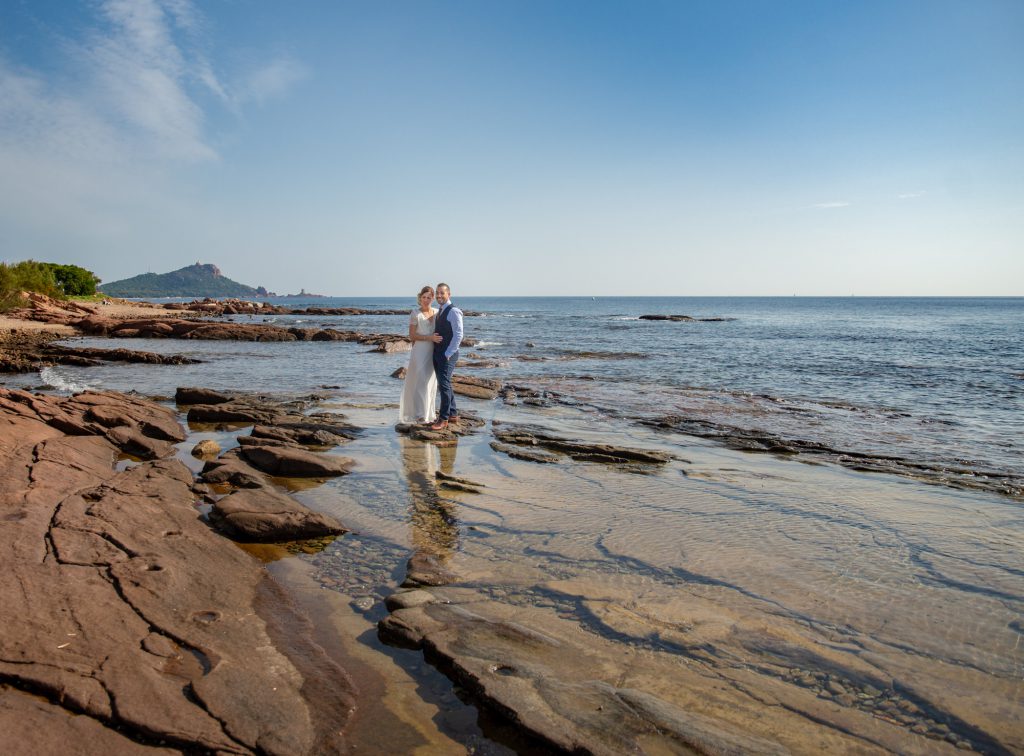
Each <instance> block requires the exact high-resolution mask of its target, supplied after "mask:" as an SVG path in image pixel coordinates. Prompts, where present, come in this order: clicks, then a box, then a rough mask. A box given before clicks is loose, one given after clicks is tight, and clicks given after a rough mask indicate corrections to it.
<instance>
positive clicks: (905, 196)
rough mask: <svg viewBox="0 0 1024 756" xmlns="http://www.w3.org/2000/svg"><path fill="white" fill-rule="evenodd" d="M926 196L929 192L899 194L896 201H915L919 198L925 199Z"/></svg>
mask: <svg viewBox="0 0 1024 756" xmlns="http://www.w3.org/2000/svg"><path fill="white" fill-rule="evenodd" d="M926 194H928V192H906V193H904V194H897V195H896V199H901V200H908V199H915V198H917V197H923V196H924V195H926Z"/></svg>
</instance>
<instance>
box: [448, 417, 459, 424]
mask: <svg viewBox="0 0 1024 756" xmlns="http://www.w3.org/2000/svg"><path fill="white" fill-rule="evenodd" d="M459 419H460V418H459V416H458V415H452V416H451V417H449V418H448V422H449V423H457V422H459Z"/></svg>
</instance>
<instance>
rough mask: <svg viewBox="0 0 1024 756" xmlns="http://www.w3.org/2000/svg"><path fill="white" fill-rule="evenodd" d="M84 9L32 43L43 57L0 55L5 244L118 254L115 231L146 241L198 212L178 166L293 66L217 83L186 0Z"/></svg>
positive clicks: (281, 84)
mask: <svg viewBox="0 0 1024 756" xmlns="http://www.w3.org/2000/svg"><path fill="white" fill-rule="evenodd" d="M89 7H90V8H93V9H94V10H95V15H94V16H93V18H92V19H91V23H90V24H89V26H88V28H87V29H86V30H85V31H84V32H81V33H79V34H78V36H77V37H76V38H74V39H72V40H67V39H66V38H65V39H64V40H62V41H61V42H60V43H59V44H55V43H53V41H52V40H46V42H49V43H50V44H51V45H52V47H51V48H50V49H46V50H44V52H45V53H46V55H47V65H46V67H40V68H31V67H28V66H25V65H22V64H21V63H20V62H19V61H16V60H12V59H10V58H9V57H8V58H5V57H4V55H3V54H2V52H0V175H2V176H3V181H0V244H2V245H3V246H4V247H5V249H6V250H7V253H8V254H11V255H19V254H23V255H25V256H29V255H33V256H44V255H46V254H48V253H49V254H59V255H68V254H75V251H74V250H81V249H84V248H88V247H90V245H91V247H92V248H93V249H100V250H104V251H105V252H104V253H103V254H104V255H106V254H107V252H106V251H107V250H113V249H118V250H122V252H119V254H126V255H129V256H130V255H131V254H133V252H132V250H133V249H134V248H135V246H136V244H137V242H135V241H129V239H131V240H136V239H142V238H145V239H149V240H150V242H149V243H151V244H152V243H156V241H155V240H154V239H153V237H154V236H155V235H156V236H158V235H159V234H158V232H154V231H153V230H152V229H155V228H168V227H169V228H173V227H174V225H173V224H174V223H175V222H177V223H179V224H180V223H181V220H180V219H185V218H188V219H195V218H196V217H197V216H198V215H200V214H201V213H202V210H203V208H202V207H197V206H194V205H193V202H192V200H191V199H190V197H191V194H190V193H189V192H187V191H185V192H183V191H182V186H181V185H180V184H178V183H176V182H177V180H178V179H180V177H182V176H183V175H185V174H182V173H181V172H180V171H179V170H178V169H179V168H180V167H185V168H188V167H191V166H197V165H203V164H206V163H210V162H214V161H217V160H219V159H220V156H219V155H218V153H217V150H216V148H215V145H216V144H217V143H218V142H219V141H221V135H220V134H218V133H217V131H216V129H218V128H222V127H223V126H222V124H224V123H227V124H228V125H229V126H230V124H231V122H232V120H233V119H232V118H229V119H227V121H224V120H223V119H222V118H220V116H223V115H225V114H228V115H239V114H241V113H242V112H243V109H244V108H246V107H256V106H259V105H260V104H262V103H265V102H267V101H268V100H270V99H271V98H273V97H278V96H281V95H283V94H285V93H286V92H287V91H288V90H289V88H290V87H291V86H292V85H293V84H294V82H295V81H297V79H298V78H300V77H301V76H302V75H304V69H302V67H301V66H300V65H299V64H298V63H296V62H294V61H291V60H290V59H273V58H271V59H270V61H269V62H267V60H266V58H264V60H263V64H262V65H260V66H258V67H253V68H252V69H250V70H248V71H243V72H241V73H240V74H239V75H238V78H237V80H238V81H239V82H240V83H239V84H237V85H235V86H232V85H231V84H229V83H226V82H225V80H224V78H223V77H221V76H219V75H218V73H217V70H216V66H215V65H214V63H213V62H212V60H213V53H215V52H217V53H219V52H220V50H219V49H218V48H215V47H213V46H212V45H211V44H210V41H209V35H208V30H207V29H206V28H205V26H206V20H205V18H204V16H203V15H202V14H201V13H200V11H199V7H198V5H197V4H196V3H194V2H192V0H100V2H97V3H95V4H94V5H93V4H90V6H89ZM207 93H210V94H212V95H213V98H212V99H211V98H210V97H209V96H206V97H203V95H206V94H207ZM217 103H220V105H219V106H218V104H217ZM171 218H178V219H179V220H178V221H174V220H169V219H171ZM55 220H58V221H59V222H56V223H55ZM48 251H49V252H48ZM94 262H95V261H94Z"/></svg>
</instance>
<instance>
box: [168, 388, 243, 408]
mask: <svg viewBox="0 0 1024 756" xmlns="http://www.w3.org/2000/svg"><path fill="white" fill-rule="evenodd" d="M231 398H232V397H231V396H229V395H228V394H223V393H221V392H220V391H214V390H213V389H208V388H197V387H194V386H179V387H178V390H177V391H175V392H174V401H175V402H176V403H178V404H224V403H225V402H230V401H231Z"/></svg>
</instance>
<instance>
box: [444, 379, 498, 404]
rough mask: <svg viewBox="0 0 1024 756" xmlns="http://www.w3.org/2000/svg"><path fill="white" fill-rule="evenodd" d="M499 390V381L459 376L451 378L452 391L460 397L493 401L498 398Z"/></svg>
mask: <svg viewBox="0 0 1024 756" xmlns="http://www.w3.org/2000/svg"><path fill="white" fill-rule="evenodd" d="M500 389H501V381H495V380H490V379H487V378H475V377H473V376H468V375H459V374H455V375H454V376H452V391H454V392H455V393H456V394H459V395H460V396H468V397H472V398H473V399H494V398H496V397H497V396H498V391H499V390H500Z"/></svg>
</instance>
